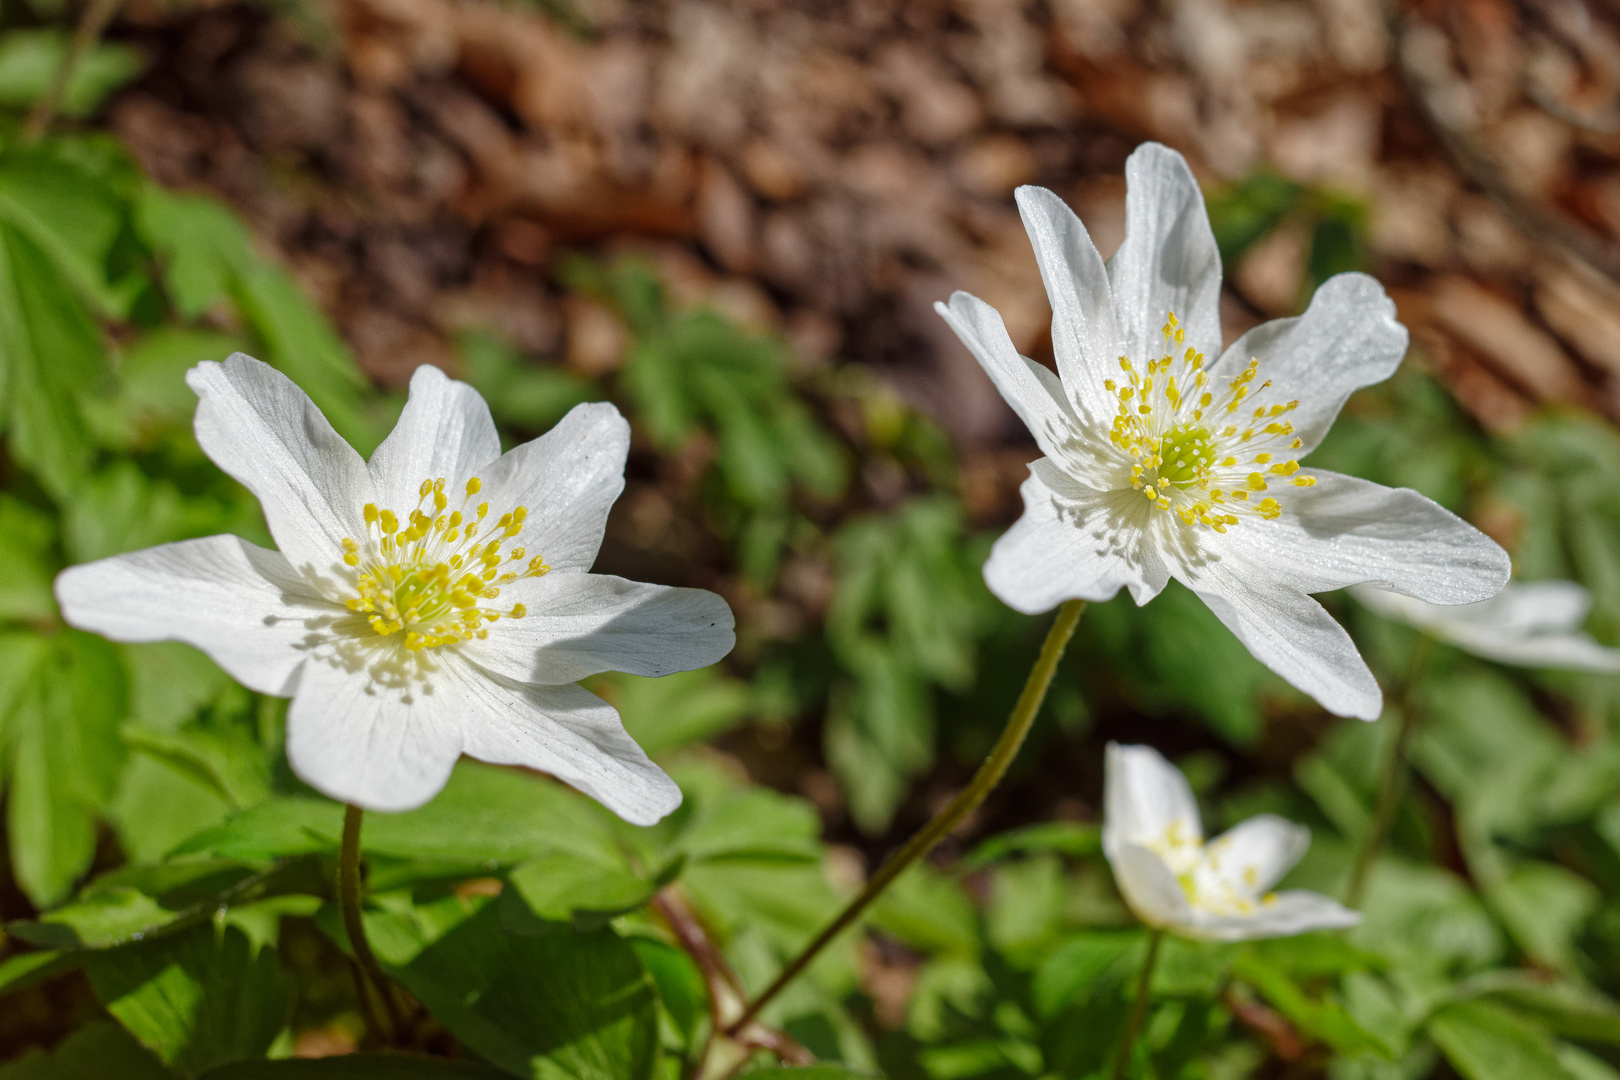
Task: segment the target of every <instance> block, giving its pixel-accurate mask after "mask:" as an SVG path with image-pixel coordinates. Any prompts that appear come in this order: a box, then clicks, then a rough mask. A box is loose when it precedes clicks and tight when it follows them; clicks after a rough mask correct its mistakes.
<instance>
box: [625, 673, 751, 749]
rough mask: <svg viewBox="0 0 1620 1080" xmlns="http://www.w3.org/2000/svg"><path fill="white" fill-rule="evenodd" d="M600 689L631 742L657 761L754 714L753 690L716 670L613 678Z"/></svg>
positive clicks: (726, 729) (723, 730) (735, 724)
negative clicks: (661, 676) (666, 752)
mask: <svg viewBox="0 0 1620 1080" xmlns="http://www.w3.org/2000/svg"><path fill="white" fill-rule="evenodd" d="M600 689H601V690H602V691H603V696H604V697H606V698H607V699H608V700H609V701H611V702H612V703H613V704H614V706H615V707H616V708H617V709H618V710H619V715H620V716H621V717H622V718H623V719H624V726H625V730H626V731H628V732H629V733H630V736H631V738H633V739H635V740H636V742H637V743H639V744H640V745H641V748H642V749H643V750H645V751H647V753H649V754H654V755H656V754H661V753H663V752H664V751H666V750H672V749H674V748H675V747H678V746H686V745H688V744H689V743H695V742H703V741H705V740H707V739H712V738H714V737H715V736H716V735H719V734H721V733H722V732H725V731H728V730H730V729H731V728H733V727H736V726H737V725H738V724H740V723H742V722H743V721H744V720H745V719H747V718H748V716H749V715H750V714H751V713H752V712H754V708H755V705H754V696H753V694H752V692H751V691H750V688H749V686H748V684H747V683H745V682H742V681H741V680H739V679H730V678H726V677H725V676H724V675H722V674H721V673H720V671H719V669H718V668H716V667H706V668H698V669H697V670H696V671H681V672H677V673H675V674H673V675H665V676H664V677H663V678H659V679H645V678H640V677H637V676H634V675H619V674H614V675H612V676H610V677H608V678H606V679H604V680H603V685H602V686H601V687H600Z"/></svg>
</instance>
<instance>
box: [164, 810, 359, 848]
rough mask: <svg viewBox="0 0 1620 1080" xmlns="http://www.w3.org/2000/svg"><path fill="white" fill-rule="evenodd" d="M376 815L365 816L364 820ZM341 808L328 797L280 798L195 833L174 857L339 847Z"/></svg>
mask: <svg viewBox="0 0 1620 1080" xmlns="http://www.w3.org/2000/svg"><path fill="white" fill-rule="evenodd" d="M374 817H375V815H367V822H368V824H369V822H370V821H371V820H372V819H373V818H374ZM342 835H343V807H342V806H340V805H338V804H337V803H334V802H330V801H328V800H326V799H308V798H278V799H271V800H270V801H268V802H265V803H261V804H259V805H258V806H253V807H249V808H248V809H246V810H244V811H242V812H241V813H240V814H236V815H235V816H233V817H232V818H231V819H230V820H229V821H227V822H225V823H224V824H223V825H219V826H216V827H214V828H211V829H208V830H206V831H205V832H202V833H198V834H197V835H196V836H193V837H192V838H191V839H190V840H187V841H186V842H185V843H183V844H181V845H180V846H179V847H178V848H176V849H175V851H174V854H176V855H187V854H195V853H200V852H208V853H210V854H214V855H220V856H223V857H225V858H229V859H242V860H244V861H246V862H269V861H271V860H273V859H279V858H285V857H287V856H290V855H311V854H315V853H318V852H323V851H335V850H337V845H338V840H339V838H340V837H341V836H342Z"/></svg>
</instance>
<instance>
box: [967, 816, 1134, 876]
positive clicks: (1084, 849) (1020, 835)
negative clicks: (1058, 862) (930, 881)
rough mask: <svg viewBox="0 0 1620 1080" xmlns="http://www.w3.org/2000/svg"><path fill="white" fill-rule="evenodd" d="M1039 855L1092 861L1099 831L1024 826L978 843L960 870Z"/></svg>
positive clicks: (1058, 824)
mask: <svg viewBox="0 0 1620 1080" xmlns="http://www.w3.org/2000/svg"><path fill="white" fill-rule="evenodd" d="M1043 852H1045V853H1051V854H1055V855H1066V856H1068V857H1069V858H1071V859H1087V858H1092V857H1094V856H1096V855H1098V854H1100V853H1101V852H1102V830H1101V829H1099V828H1098V827H1097V826H1095V825H1081V824H1078V823H1076V822H1072V821H1048V822H1042V823H1041V824H1039V825H1026V826H1024V827H1023V828H1021V829H1013V830H1011V831H1010V832H1004V833H1002V834H1001V835H999V836H992V837H990V839H988V840H985V841H982V842H981V843H979V844H978V845H977V846H976V847H974V849H973V850H972V851H971V852H969V853H968V855H967V856H966V857H965V858H964V859H963V860H962V868H963V869H964V870H978V869H982V868H983V867H986V866H989V865H990V864H991V863H993V862H998V861H1000V860H1002V859H1005V858H1007V857H1008V856H1010V855H1036V854H1041V853H1043Z"/></svg>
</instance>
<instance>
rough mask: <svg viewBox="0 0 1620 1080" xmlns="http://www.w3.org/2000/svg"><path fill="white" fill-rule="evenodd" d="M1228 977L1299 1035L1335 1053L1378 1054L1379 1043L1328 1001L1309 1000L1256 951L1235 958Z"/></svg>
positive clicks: (1379, 1041)
mask: <svg viewBox="0 0 1620 1080" xmlns="http://www.w3.org/2000/svg"><path fill="white" fill-rule="evenodd" d="M1232 976H1233V978H1235V979H1240V980H1242V981H1243V982H1246V983H1248V984H1249V985H1251V986H1253V987H1254V988H1255V989H1256V990H1258V991H1260V993H1261V995H1263V996H1264V997H1265V999H1266V1000H1267V1001H1269V1002H1270V1003H1271V1004H1272V1006H1273V1007H1274V1008H1276V1010H1277V1011H1278V1012H1280V1013H1282V1014H1283V1016H1285V1017H1287V1018H1288V1020H1289V1021H1290V1022H1292V1023H1293V1025H1294V1026H1295V1027H1296V1028H1298V1029H1299V1031H1300V1033H1301V1034H1303V1035H1306V1036H1308V1037H1309V1038H1312V1039H1317V1040H1320V1041H1321V1042H1324V1043H1327V1044H1328V1045H1329V1046H1330V1047H1332V1048H1333V1050H1334V1051H1335V1052H1336V1053H1340V1054H1345V1055H1355V1054H1358V1053H1362V1052H1365V1051H1369V1050H1370V1051H1382V1050H1383V1048H1384V1046H1383V1042H1382V1040H1380V1039H1378V1038H1377V1037H1375V1036H1373V1035H1372V1034H1371V1033H1369V1032H1367V1031H1364V1030H1362V1028H1361V1025H1360V1024H1357V1023H1356V1021H1355V1019H1354V1018H1353V1017H1352V1016H1351V1015H1350V1013H1348V1012H1346V1011H1345V1009H1344V1006H1342V1005H1341V1004H1339V1003H1338V1002H1337V1001H1335V1000H1333V999H1332V998H1331V997H1326V996H1324V997H1321V998H1312V997H1311V996H1310V995H1308V994H1306V992H1305V990H1304V989H1303V988H1302V987H1301V986H1300V985H1299V984H1298V983H1297V982H1295V981H1294V979H1293V978H1291V977H1290V976H1289V974H1288V973H1287V972H1285V971H1283V970H1282V968H1280V967H1277V966H1276V965H1274V964H1272V963H1270V962H1268V961H1267V960H1266V959H1265V958H1263V957H1262V956H1261V954H1260V953H1259V952H1258V951H1255V950H1249V951H1246V952H1243V953H1241V954H1239V955H1238V957H1237V959H1236V960H1235V961H1234V962H1233V965H1232Z"/></svg>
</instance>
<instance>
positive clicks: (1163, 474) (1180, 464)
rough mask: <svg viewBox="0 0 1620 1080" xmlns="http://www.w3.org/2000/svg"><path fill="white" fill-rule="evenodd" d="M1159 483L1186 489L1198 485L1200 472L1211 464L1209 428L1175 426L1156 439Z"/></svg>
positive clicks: (1211, 450)
mask: <svg viewBox="0 0 1620 1080" xmlns="http://www.w3.org/2000/svg"><path fill="white" fill-rule="evenodd" d="M1159 461H1160V462H1162V464H1161V465H1160V466H1159V481H1160V482H1161V483H1166V484H1174V485H1175V486H1176V487H1178V488H1182V489H1186V488H1190V487H1192V486H1193V485H1194V484H1196V483H1198V478H1199V475H1200V473H1201V472H1203V471H1204V470H1207V469H1208V468H1209V467H1210V466H1212V465H1214V464H1215V451H1214V450H1213V449H1212V448H1211V446H1210V442H1209V428H1203V427H1199V428H1189V427H1184V426H1181V425H1177V426H1176V427H1174V428H1172V429H1171V430H1169V431H1168V432H1166V433H1165V436H1164V438H1162V439H1160V440H1159Z"/></svg>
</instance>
